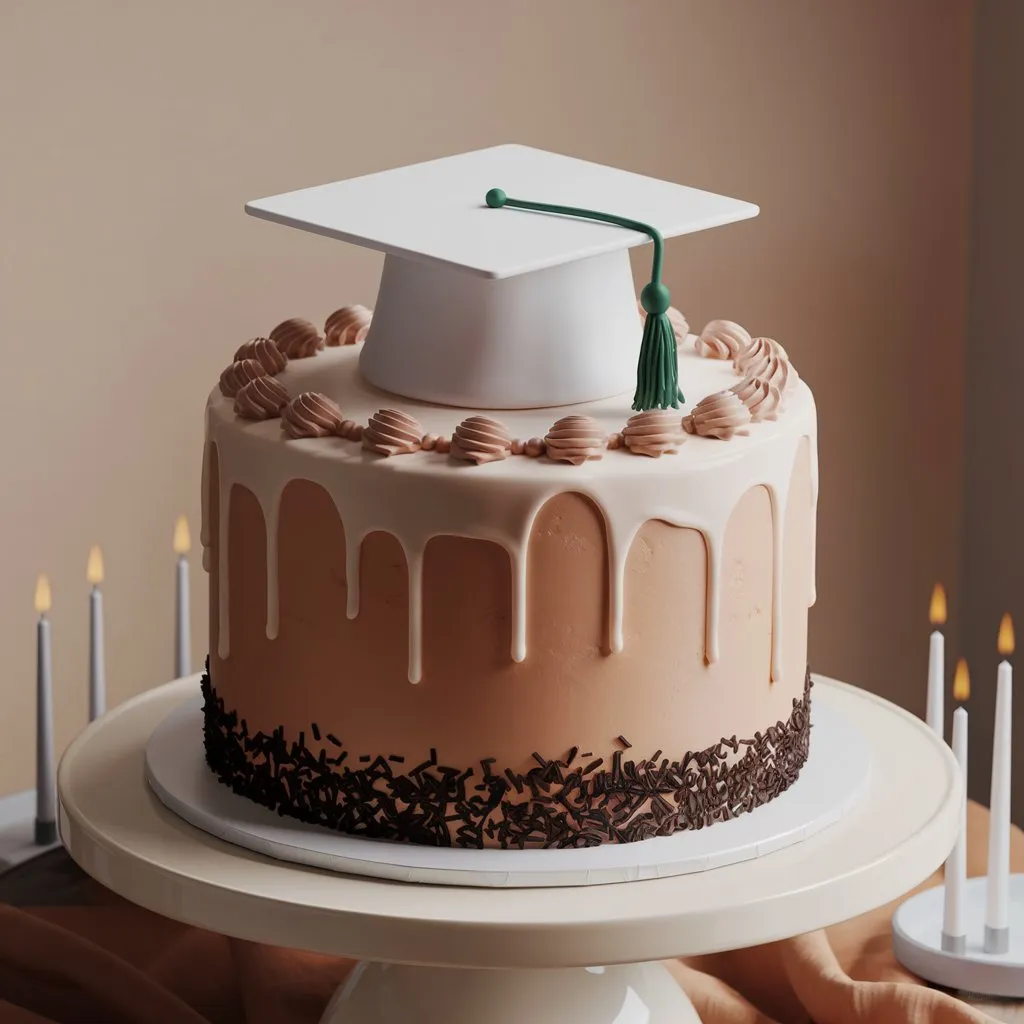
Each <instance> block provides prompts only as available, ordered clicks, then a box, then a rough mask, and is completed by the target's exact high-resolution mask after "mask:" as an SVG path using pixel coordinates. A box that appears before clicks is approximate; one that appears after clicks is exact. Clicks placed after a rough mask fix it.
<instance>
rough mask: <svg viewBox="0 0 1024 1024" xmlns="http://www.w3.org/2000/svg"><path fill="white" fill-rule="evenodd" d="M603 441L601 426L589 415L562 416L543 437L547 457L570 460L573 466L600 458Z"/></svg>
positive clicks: (559, 460) (563, 460) (560, 460)
mask: <svg viewBox="0 0 1024 1024" xmlns="http://www.w3.org/2000/svg"><path fill="white" fill-rule="evenodd" d="M604 443H605V436H604V434H602V433H601V427H600V425H599V424H598V422H597V420H595V419H594V418H593V417H591V416H578V415H576V416H563V417H562V418H561V419H560V420H557V421H556V422H555V423H554V424H553V425H552V427H551V429H550V430H549V431H548V432H547V434H546V435H545V437H544V446H545V448H546V450H547V455H548V458H549V459H554V460H556V461H557V462H571V463H572V464H573V465H574V466H579V465H581V464H582V463H584V462H586V461H587V460H589V459H600V458H601V453H602V451H603V449H604ZM527 448H529V446H527Z"/></svg>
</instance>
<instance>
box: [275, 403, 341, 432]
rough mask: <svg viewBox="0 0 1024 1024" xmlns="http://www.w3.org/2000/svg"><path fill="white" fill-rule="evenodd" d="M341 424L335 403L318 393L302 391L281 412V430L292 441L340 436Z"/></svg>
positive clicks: (338, 410)
mask: <svg viewBox="0 0 1024 1024" xmlns="http://www.w3.org/2000/svg"><path fill="white" fill-rule="evenodd" d="M343 422H344V418H343V417H342V415H341V409H339V408H338V404H337V402H335V401H334V400H333V399H331V398H328V397H327V396H326V395H322V394H320V392H318V391H303V392H302V394H301V395H296V396H295V397H294V398H293V399H292V400H291V401H290V402H289V403H288V404H287V405H286V406H285V407H284V408H283V409H282V410H281V429H282V430H284V432H285V433H286V434H287V435H288V436H289V437H290V438H292V439H293V440H299V439H301V438H306V437H329V436H331V435H332V434H340V433H341V426H342V423H343Z"/></svg>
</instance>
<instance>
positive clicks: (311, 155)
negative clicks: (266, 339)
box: [0, 0, 971, 793]
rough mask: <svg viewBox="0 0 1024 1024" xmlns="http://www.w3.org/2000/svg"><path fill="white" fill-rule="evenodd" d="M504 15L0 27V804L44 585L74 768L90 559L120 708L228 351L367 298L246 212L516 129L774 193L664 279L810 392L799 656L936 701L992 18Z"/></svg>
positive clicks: (78, 19) (371, 12)
mask: <svg viewBox="0 0 1024 1024" xmlns="http://www.w3.org/2000/svg"><path fill="white" fill-rule="evenodd" d="M497 8H498V5H496V4H495V5H493V9H495V10H496V9H497ZM502 10H503V11H504V12H505V16H504V17H503V18H497V17H495V16H494V15H493V14H489V13H488V8H487V5H483V4H480V3H479V2H476V0H443V2H442V0H439V2H435V3H430V4H427V3H421V2H420V0H402V2H397V0H392V2H377V3H373V2H370V0H361V2H353V0H348V2H344V0H306V2H304V3H301V4H283V3H280V2H277V0H260V2H254V0H247V2H244V3H243V2H242V0H231V2H227V0H224V2H220V3H216V4H210V3H204V2H200V0H178V2H176V3H162V4H156V3H144V4H131V3H126V2H124V0H105V2H104V0H92V2H90V3H87V4H84V3H77V2H73V0H62V2H59V0H49V2H43V3H36V4H28V3H23V4H8V5H7V7H6V9H5V10H4V14H3V31H2V33H0V95H2V96H3V100H2V102H3V114H4V134H3V142H4V147H3V148H4V152H3V163H2V169H0V181H2V183H3V186H4V187H3V188H2V189H0V280H2V290H3V301H2V302H0V339H3V340H2V341H0V355H2V363H3V367H4V375H5V385H6V386H5V387H4V389H3V390H4V393H3V399H2V401H0V429H2V436H3V442H2V447H0V452H2V459H0V470H2V472H0V481H2V483H0V486H2V488H3V491H2V493H3V498H2V501H0V564H2V565H3V571H2V573H0V650H2V651H3V655H4V665H3V676H2V683H0V685H2V687H3V690H2V710H3V719H2V723H0V793H4V792H11V791H14V790H17V789H20V788H23V787H25V786H27V785H29V784H30V783H31V779H32V769H31V759H30V754H31V750H32V742H31V728H32V723H33V719H34V712H33V646H32V644H33V639H32V630H33V613H32V591H33V585H34V579H35V575H36V573H37V572H39V571H41V570H46V571H48V572H49V573H50V574H51V577H52V581H53V586H54V600H55V607H54V612H53V624H54V634H55V668H56V677H57V699H58V713H57V722H58V729H59V737H58V740H59V746H63V744H64V743H65V742H66V741H67V740H68V739H69V738H70V737H71V736H72V735H73V733H74V732H75V731H76V730H77V729H78V728H80V727H81V725H82V724H83V722H84V720H85V709H86V694H85V666H86V629H87V626H86V589H87V588H86V585H85V579H84V573H85V559H86V553H87V551H88V548H89V545H90V544H92V543H94V542H99V543H101V544H102V545H103V546H104V550H105V553H106V558H107V571H108V580H109V582H108V584H107V587H106V597H107V615H108V646H109V688H110V699H111V702H112V703H113V702H117V701H120V700H123V699H124V698H126V697H128V696H129V695H131V694H133V693H135V692H137V691H139V690H141V689H143V688H144V687H147V686H151V685H153V684H156V683H159V682H161V681H163V680H164V679H166V678H167V676H168V674H169V673H170V666H171V638H170V627H171V616H172V584H173V579H172V568H173V563H172V556H171V550H170V542H171V530H172V525H173V521H174V518H175V516H176V515H177V514H178V513H179V512H180V511H185V512H187V513H188V514H189V516H190V518H191V520H192V522H193V526H194V527H195V526H197V523H198V512H199V480H198V476H199V474H198V469H199V452H200V440H201V431H202V408H203V403H204V400H205V396H206V393H207V391H208V389H209V388H210V387H211V386H212V385H213V383H214V381H215V379H216V374H217V373H218V371H219V370H220V369H221V367H222V365H223V364H224V362H225V360H226V358H227V357H228V355H229V354H230V353H231V352H232V351H233V349H234V347H235V346H236V344H237V343H238V342H240V341H241V340H243V339H245V338H247V337H249V336H250V335H252V334H253V333H255V332H257V331H265V330H267V329H268V328H269V326H270V325H272V324H273V323H274V322H276V321H277V320H279V319H281V318H283V317H285V316H288V315H293V314H305V315H309V316H311V317H313V318H315V319H319V318H321V317H322V316H323V315H324V314H325V313H326V312H327V311H329V310H330V309H331V308H333V307H334V306H336V305H337V304H339V303H340V302H343V301H362V302H367V303H372V301H373V297H374V293H375V286H376V280H377V275H378V272H379V266H380V263H379V259H378V257H376V256H374V255H372V254H367V253H364V252H362V251H360V250H358V249H355V248H351V247H347V246H345V245H342V244H340V243H336V242H331V241H327V240H324V239H319V238H315V237H312V236H309V235H304V234H300V233H298V232H290V231H287V230H285V229H283V228H276V227H273V226H269V225H267V224H264V223H260V222H256V221H252V220H248V219H247V218H245V217H244V216H243V215H242V212H241V206H242V203H243V201H244V200H245V199H247V198H251V197H255V196H261V195H266V194H270V193H274V192H278V191H282V190H285V189H289V188H293V187H298V186H301V185H304V184H312V183H316V182H320V181H329V180H333V179H336V178H341V177H347V176H350V175H354V174H359V173H363V172H367V171H372V170H376V169H379V168H384V167H388V166H391V165H395V164H400V163H405V162H409V161H414V160H419V159H424V158H429V157H434V156H438V155H442V154H446V153H450V152H457V151H460V150H464V149H469V148H475V147H478V146H483V145H487V144H490V143H495V142H499V141H505V140H514V141H521V142H525V143H530V144H534V145H538V146H542V147H547V148H552V149H556V150H561V151H564V152H568V153H572V154H575V155H578V156H582V157H587V158H592V159H596V160H600V161H604V162H608V163H612V164H618V165H621V166H625V167H629V168H631V169H634V170H637V171H641V172H646V173H649V174H653V175H657V176H662V177H666V178H671V179H675V180H679V181H684V182H687V183H691V184H694V185H698V186H703V187H706V188H711V189H714V190H718V191H723V192H726V193H729V194H733V195H737V196H740V197H743V198H746V199H751V200H754V201H756V202H758V203H759V204H761V206H762V209H763V211H764V212H763V215H762V216H761V218H760V219H759V220H758V221H754V222H752V223H748V224H744V225H738V226H735V227H731V228H725V229H721V230H719V231H716V232H712V233H709V234H707V235H702V236H697V237H691V238H688V239H683V240H679V241H676V242H673V243H671V244H670V246H669V268H670V269H669V273H668V279H669V283H670V285H671V286H672V287H673V290H674V293H675V295H676V296H677V298H678V301H679V304H680V305H681V306H682V307H683V308H684V309H685V311H686V313H687V314H688V315H689V316H690V319H691V322H693V323H695V324H698V325H699V324H700V323H701V322H703V321H704V320H706V319H707V318H709V317H712V316H728V317H731V318H735V319H738V320H741V321H743V322H745V323H746V324H748V325H749V326H750V327H751V328H753V329H755V330H757V331H759V332H764V333H772V334H775V335H776V336H777V337H779V338H780V339H781V340H782V341H783V342H784V343H785V345H786V346H787V347H788V348H789V349H790V351H791V353H792V354H793V355H794V357H795V360H796V362H797V364H798V366H799V368H800V370H801V372H802V373H803V375H804V377H805V378H806V379H807V380H808V381H809V382H810V383H811V385H812V386H813V387H814V389H815V392H816V394H817V397H818V403H819V409H820V418H821V456H822V502H821V529H820V536H819V544H820V558H819V564H820V578H819V583H820V586H819V606H818V608H817V609H816V611H815V612H814V618H813V649H812V656H813V663H814V665H815V667H817V668H819V669H821V670H824V671H827V672H830V673H833V674H836V675H839V676H842V677H844V678H847V679H850V680H852V681H854V682H857V683H860V684H863V685H865V686H868V687H871V688H873V689H876V690H878V691H880V692H883V693H885V694H887V695H889V696H892V697H896V698H899V699H901V700H904V701H906V702H908V703H909V704H910V705H911V706H912V707H915V708H920V707H921V705H922V701H923V693H922V686H921V681H922V680H923V672H924V648H925V634H926V628H925V626H924V621H923V619H924V610H925V605H926V601H927V596H928V589H929V586H930V584H931V581H932V579H933V578H934V577H936V576H940V577H943V578H945V579H946V580H948V581H950V582H951V583H953V584H955V572H956V559H955V539H956V535H957V524H958V520H959V514H960V508H959V505H960V501H959V497H958V496H959V494H960V493H961V434H962V422H961V420H962V397H961V381H960V376H961V367H962V364H963V337H962V335H963V330H962V328H963V321H964V315H965V314H964V295H965V246H966V222H967V203H968V194H967V180H968V170H969V167H968V162H969V161H968V147H969V141H970V109H969V85H970V64H971V61H970V34H969V29H970V24H969V18H970V5H969V4H968V3H966V2H961V0H947V2H938V0H901V2H900V3H899V4H892V3H890V2H888V0H870V2H869V0H831V2H830V3H828V4H823V3H820V2H817V0H773V2H772V3H770V4H766V3H763V2H761V0H728V2H720V3H714V4H712V3H706V2H701V0H686V2H677V0H663V2H657V0H630V2H629V3H626V2H615V0H600V2H595V0H559V2H558V3H551V2H550V0H512V2H509V3H505V4H503V5H502ZM196 532H197V531H196ZM197 562H198V560H195V561H194V563H193V569H194V586H193V609H194V616H193V618H194V623H193V625H194V632H195V644H194V655H195V658H196V661H197V662H198V660H199V659H200V658H201V656H202V654H203V651H204V640H205V636H204V633H205V631H204V629H203V623H204V593H203V584H204V578H203V575H202V573H201V572H200V571H199V569H198V564H197Z"/></svg>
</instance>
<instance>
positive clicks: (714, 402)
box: [683, 391, 750, 441]
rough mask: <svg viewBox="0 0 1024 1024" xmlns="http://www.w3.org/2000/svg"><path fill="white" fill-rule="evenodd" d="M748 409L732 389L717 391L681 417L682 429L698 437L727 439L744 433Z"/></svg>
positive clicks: (748, 417) (748, 414)
mask: <svg viewBox="0 0 1024 1024" xmlns="http://www.w3.org/2000/svg"><path fill="white" fill-rule="evenodd" d="M748 423H750V410H749V409H748V408H747V407H746V406H745V405H744V404H743V402H742V401H741V400H740V397H739V395H737V394H736V392H734V391H719V392H717V393H716V394H713V395H708V396H707V398H705V399H703V400H701V401H700V402H699V403H698V404H697V406H696V407H695V408H694V410H693V412H692V413H690V415H689V416H684V417H683V429H684V430H686V432H687V433H690V434H697V435H699V436H700V437H715V438H718V439H719V440H721V441H728V440H729V438H730V437H733V436H734V435H736V434H743V433H746V431H745V430H744V428H745V427H746V425H747V424H748Z"/></svg>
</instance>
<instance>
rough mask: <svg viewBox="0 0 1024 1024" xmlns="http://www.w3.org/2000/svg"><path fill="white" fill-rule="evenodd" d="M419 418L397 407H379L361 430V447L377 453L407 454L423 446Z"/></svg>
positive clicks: (385, 454)
mask: <svg viewBox="0 0 1024 1024" xmlns="http://www.w3.org/2000/svg"><path fill="white" fill-rule="evenodd" d="M422 438H423V427H422V426H420V422H419V420H417V419H415V418H414V417H412V416H410V415H409V414H408V413H404V412H401V411H400V410H399V409H381V410H380V411H379V412H375V413H374V414H373V415H372V416H371V417H370V423H369V426H367V428H366V429H365V430H364V431H363V447H364V448H365V449H367V451H371V452H376V453H377V454H378V455H384V456H388V455H408V454H409V453H410V452H418V451H419V450H420V448H422V447H423V442H422Z"/></svg>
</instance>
